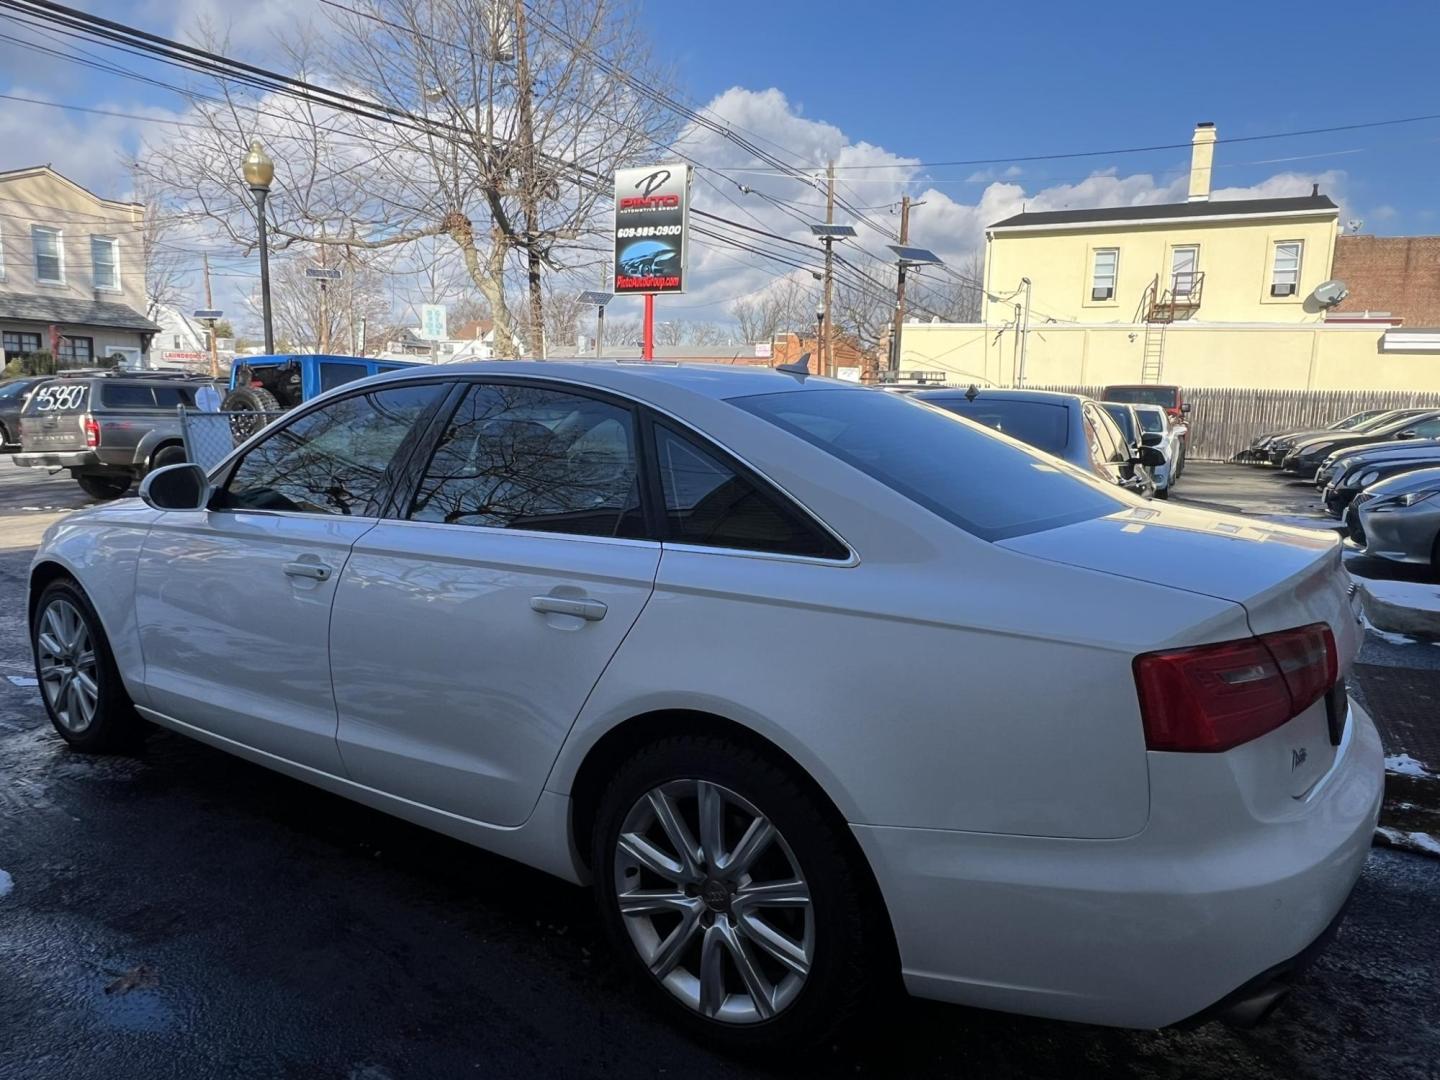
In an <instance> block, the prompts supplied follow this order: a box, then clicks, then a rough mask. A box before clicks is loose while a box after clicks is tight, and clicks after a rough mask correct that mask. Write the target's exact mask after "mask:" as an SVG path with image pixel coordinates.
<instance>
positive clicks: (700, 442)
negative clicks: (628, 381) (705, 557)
mask: <svg viewBox="0 0 1440 1080" xmlns="http://www.w3.org/2000/svg"><path fill="white" fill-rule="evenodd" d="M646 412H647V413H649V414H650V415H649V422H648V423H646V425H645V429H646V430H645V436H644V439H645V443H646V446H647V449H648V451H649V452H648V454H647V457H648V459H649V472H650V473H651V474H652V475H651V476H650V477H649V478H648V481H647V486H651V487H653V490H654V496H653V497H652V500H651V501H652V503H653V504H654V505H655V506H656V507H657V508H658V510H659V519H660V520H659V528H660V531H659V532H657V533H655V534H654V535H656V536H658V537H659V538H660V541H661V543H663V544H664V545H665V546H666V547H667V548H676V549H679V550H684V551H694V552H702V553H705V554H711V555H731V556H737V557H740V558H747V559H778V560H782V561H784V562H804V563H815V564H818V565H821V566H837V567H847V566H856V565H858V564H859V562H860V557H859V556H858V555H857V554H856V552H855V548H854V546H853V545H852V544H850V543H849V542H848V541H847V540H846V539H845V538H844V537H843V536H841V535H840V534H839V533H837V532H836V531H835V530H834V529H832V528H830V526H829V525H827V524H826V523H825V522H824V521H823V520H821V518H820V516H819V515H818V514H816V513H814V511H812V510H811V509H810V508H809V507H808V506H806V505H805V504H804V503H803V502H801V501H800V500H799V499H797V498H795V496H793V495H791V494H790V493H789V492H788V491H786V490H785V489H784V488H783V487H782V486H781V485H779V484H777V483H775V482H774V481H773V480H771V479H770V478H769V477H767V476H765V475H764V474H763V473H761V472H760V471H759V470H758V469H756V468H754V467H753V466H752V465H750V464H749V463H748V462H747V461H745V460H744V459H743V458H741V457H740V456H739V455H737V454H735V453H734V452H733V451H731V450H730V449H729V448H728V447H725V446H722V445H720V444H719V443H717V442H716V441H715V440H714V439H712V438H710V437H709V436H708V435H705V434H703V433H701V432H699V431H697V430H696V429H695V428H693V427H691V426H690V425H689V424H687V423H685V422H684V421H683V420H680V419H678V418H676V417H674V416H672V415H670V414H668V413H665V412H662V411H660V410H658V409H655V408H653V407H651V406H646ZM656 427H663V428H668V429H669V430H670V432H671V433H672V434H673V435H675V436H676V437H678V438H679V439H681V440H682V441H684V442H691V443H694V444H695V445H696V446H697V447H699V448H700V449H701V450H703V451H704V452H705V453H707V454H709V455H710V456H712V457H714V458H715V459H716V460H717V461H718V462H719V463H720V464H721V465H722V466H724V467H725V468H728V469H729V470H731V471H732V472H733V473H735V475H736V476H738V477H740V478H741V479H742V480H744V481H746V482H747V483H749V484H752V485H753V486H754V487H755V488H756V489H757V490H758V491H760V492H761V493H762V494H764V495H766V496H768V497H769V498H771V499H773V500H775V501H776V502H778V503H780V504H781V505H782V506H784V507H786V508H788V509H789V510H790V511H791V512H792V513H794V514H797V515H798V516H799V517H800V518H801V519H802V520H803V521H806V522H809V523H810V524H811V525H813V526H814V527H815V528H816V529H817V530H819V531H820V532H821V533H823V534H824V535H826V536H828V537H830V539H832V540H834V541H835V543H836V544H838V545H839V546H840V547H841V548H842V549H843V550H844V552H845V555H844V556H843V557H841V556H834V557H826V556H824V555H796V554H792V553H789V552H783V551H767V550H765V549H764V548H746V547H713V546H711V545H708V544H697V543H694V542H693V541H689V540H686V539H684V538H683V537H672V536H671V535H670V533H671V528H670V520H669V516H668V515H667V514H666V512H665V493H664V484H663V482H662V480H661V477H660V459H659V456H658V453H657V452H656V443H655V428H656ZM657 499H658V501H657Z"/></svg>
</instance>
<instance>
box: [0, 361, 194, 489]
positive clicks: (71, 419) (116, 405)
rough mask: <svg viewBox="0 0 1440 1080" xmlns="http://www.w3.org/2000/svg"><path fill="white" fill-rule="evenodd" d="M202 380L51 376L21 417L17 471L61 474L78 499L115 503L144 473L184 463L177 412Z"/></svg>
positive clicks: (115, 375)
mask: <svg viewBox="0 0 1440 1080" xmlns="http://www.w3.org/2000/svg"><path fill="white" fill-rule="evenodd" d="M209 385H213V382H212V380H210V379H209V378H202V377H197V376H184V375H170V374H165V375H159V374H155V375H143V374H138V373H135V372H116V373H112V374H103V375H100V374H87V375H81V376H73V377H72V376H65V375H61V376H57V377H56V378H53V379H51V380H49V381H47V382H45V383H44V384H42V385H41V386H40V387H39V388H38V389H36V390H35V391H34V392H33V393H32V394H31V395H30V398H29V400H28V401H27V402H26V403H25V409H24V411H23V412H22V413H21V416H20V443H21V449H20V453H18V454H15V455H13V456H12V457H11V459H10V460H12V461H13V462H14V463H15V464H16V465H23V466H26V467H29V468H43V469H51V470H59V469H68V470H69V472H70V475H71V476H72V477H74V478H75V480H76V481H77V482H78V483H79V484H80V487H81V488H82V489H83V490H84V491H85V494H87V495H89V496H91V497H92V498H96V499H118V498H119V497H120V496H121V495H124V494H125V492H126V491H128V490H129V489H130V485H131V484H132V483H134V482H135V480H136V479H138V478H139V477H142V476H144V475H145V474H146V473H147V472H149V471H150V470H151V469H158V468H162V467H163V466H166V465H173V464H175V463H176V462H181V461H184V460H185V446H184V442H183V440H182V437H181V430H180V417H179V415H178V413H177V411H176V410H177V407H178V406H181V405H190V406H193V405H194V404H195V392H196V390H198V389H199V388H200V387H202V386H209Z"/></svg>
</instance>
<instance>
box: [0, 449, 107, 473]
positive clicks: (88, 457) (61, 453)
mask: <svg viewBox="0 0 1440 1080" xmlns="http://www.w3.org/2000/svg"><path fill="white" fill-rule="evenodd" d="M10 460H11V461H13V462H14V463H15V464H16V465H25V466H29V467H31V468H48V469H76V468H84V467H85V466H98V465H100V464H101V462H100V455H99V454H97V453H96V452H95V451H94V450H51V451H42V450H36V451H31V452H29V453H22V454H14V455H12V456H11V458H10Z"/></svg>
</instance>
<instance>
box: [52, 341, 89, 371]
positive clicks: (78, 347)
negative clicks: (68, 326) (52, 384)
mask: <svg viewBox="0 0 1440 1080" xmlns="http://www.w3.org/2000/svg"><path fill="white" fill-rule="evenodd" d="M94 360H95V339H94V338H88V337H62V338H61V339H60V356H59V364H58V366H59V367H89V366H90V365H91V364H92V363H94Z"/></svg>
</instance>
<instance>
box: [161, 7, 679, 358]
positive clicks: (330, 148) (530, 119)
mask: <svg viewBox="0 0 1440 1080" xmlns="http://www.w3.org/2000/svg"><path fill="white" fill-rule="evenodd" d="M525 3H526V7H525V11H526V16H525V23H526V30H525V41H524V49H523V55H524V57H525V71H524V73H523V77H522V75H521V73H519V72H518V71H517V66H516V60H517V58H518V55H517V54H518V53H519V52H520V51H521V50H517V40H516V37H515V29H516V27H515V21H514V19H513V17H512V15H511V14H510V13H509V5H508V4H501V3H497V2H495V0H355V4H356V7H355V12H356V13H353V14H352V13H349V12H344V11H337V10H334V9H331V10H330V12H329V15H328V17H329V18H330V19H331V21H332V23H333V25H332V26H331V27H330V29H329V30H328V31H327V32H322V33H313V34H307V35H296V38H295V41H296V43H295V44H293V45H292V51H291V53H290V56H289V58H288V66H289V67H291V68H292V69H293V70H295V71H297V72H305V71H312V70H318V71H327V72H345V73H347V77H348V79H349V80H350V81H349V83H348V85H346V86H344V87H343V88H342V89H343V90H344V91H345V92H347V93H349V94H351V95H352V96H354V97H356V98H359V99H363V100H365V101H370V102H374V103H376V108H377V109H392V110H398V111H399V112H400V113H401V114H402V115H401V116H400V117H399V118H398V119H393V120H391V121H386V120H383V119H375V118H372V117H369V116H353V115H348V114H346V113H341V112H336V111H335V110H333V109H331V108H328V107H325V106H322V105H319V104H316V103H314V102H313V101H312V100H303V101H296V100H293V99H291V98H280V97H269V98H265V99H263V105H264V108H263V111H261V112H260V113H259V114H258V115H257V113H256V111H255V107H254V106H255V102H254V101H253V100H249V99H247V98H246V97H244V96H243V93H242V91H241V90H240V89H237V87H236V85H235V84H233V83H231V82H225V81H220V82H217V83H216V84H215V85H214V86H213V87H206V88H205V92H206V96H205V97H200V96H197V97H196V98H194V99H193V101H192V107H193V112H194V114H195V122H196V123H197V124H198V125H199V127H198V128H192V129H190V130H188V131H187V132H185V133H184V135H183V136H181V137H177V138H176V139H175V140H174V141H172V142H170V143H167V144H165V145H163V146H156V147H147V148H146V149H145V151H144V152H143V153H142V155H141V159H140V162H139V168H140V171H141V172H142V173H143V174H144V175H145V176H146V177H148V178H149V179H150V180H151V181H152V182H154V183H155V184H156V185H157V186H159V187H161V188H162V189H163V190H164V191H165V192H166V193H167V194H168V195H169V196H170V197H171V198H172V199H174V200H175V201H176V202H177V203H180V204H182V205H183V206H184V207H185V208H186V209H187V210H188V211H190V212H192V213H194V214H196V215H199V216H202V217H203V218H205V219H206V220H208V221H210V222H211V223H212V224H213V226H214V228H215V230H216V233H217V235H219V236H220V237H223V238H225V239H228V240H229V241H230V242H232V243H234V244H237V245H239V246H241V247H242V248H244V249H246V250H249V249H250V247H251V246H252V245H253V244H254V238H255V222H254V214H253V209H252V205H253V204H252V202H251V197H250V194H249V192H248V191H246V190H245V187H244V185H243V183H242V181H241V178H240V176H239V169H238V160H239V158H240V156H241V154H242V153H243V151H244V147H245V146H246V145H248V143H249V141H250V139H251V137H258V138H260V139H261V140H262V141H263V142H264V143H265V144H266V145H267V146H270V147H271V148H272V149H271V153H272V156H273V157H274V158H275V160H276V171H277V175H276V180H275V184H274V193H273V195H272V197H271V204H270V205H271V209H272V210H273V218H272V225H271V229H272V236H273V238H274V239H273V241H272V243H273V246H274V247H275V248H276V249H277V250H279V251H283V250H285V249H286V248H290V247H294V246H297V245H332V246H336V247H341V248H345V249H348V250H350V251H356V252H360V251H370V252H378V251H384V250H391V251H396V250H403V249H405V248H407V247H409V246H410V245H413V244H414V243H415V242H416V241H418V240H421V239H423V238H427V237H443V238H445V239H446V240H448V241H449V242H450V244H451V245H452V246H453V249H454V250H455V252H456V253H457V254H458V255H459V257H460V260H461V264H462V265H463V267H464V268H465V271H466V273H467V275H468V277H469V279H470V281H471V282H472V284H473V286H474V288H476V289H477V290H478V291H479V293H480V294H481V296H483V297H484V300H485V302H486V303H487V304H488V306H489V309H490V314H491V317H492V318H493V319H494V320H495V324H496V341H497V349H499V350H501V354H502V355H513V346H512V344H511V343H512V338H513V336H514V333H513V332H514V330H515V326H516V320H515V318H514V317H513V315H512V312H511V308H510V305H509V302H508V300H507V295H506V283H507V278H512V279H513V278H514V277H515V276H516V275H518V274H520V273H521V272H522V271H523V272H524V273H525V274H526V275H527V276H528V274H530V273H532V272H533V266H534V265H535V263H536V260H537V259H538V262H539V263H540V264H542V265H544V266H545V267H548V268H549V269H551V270H559V269H565V268H567V267H573V266H588V265H590V264H592V263H593V262H594V261H595V258H596V257H597V255H598V254H599V253H600V252H601V251H602V249H603V245H601V244H600V243H599V237H600V236H601V235H602V234H603V233H606V232H607V231H608V221H607V214H606V212H605V211H606V209H607V208H605V207H603V206H602V200H603V199H604V198H605V197H606V196H607V195H608V191H606V190H605V189H606V185H605V184H604V183H601V182H596V181H594V180H592V179H587V178H584V177H583V176H581V175H580V172H581V170H582V169H584V170H589V171H591V172H593V173H598V174H599V175H601V176H608V175H609V174H610V173H612V172H613V171H614V170H615V169H616V168H618V167H622V166H625V165H628V164H632V163H634V162H636V161H637V160H639V159H640V158H641V157H642V156H644V155H647V154H650V153H653V152H654V151H653V147H654V146H655V145H657V144H658V145H666V144H667V143H668V142H669V141H670V140H671V138H672V136H673V130H674V124H675V121H674V120H673V118H671V117H670V116H669V115H668V114H667V113H665V112H664V111H663V110H662V109H661V107H660V106H658V105H657V104H655V103H654V102H653V101H652V100H651V99H649V98H647V97H646V96H644V95H641V94H638V93H635V92H633V91H632V90H631V89H630V88H629V87H628V86H627V85H626V84H625V83H624V82H622V81H620V80H617V79H616V78H615V77H614V76H613V75H611V74H608V73H607V72H606V71H605V70H604V68H605V66H607V63H606V62H608V61H618V62H619V63H621V64H622V65H623V67H624V69H625V70H626V72H628V73H629V74H630V75H631V76H633V77H635V78H636V79H637V80H639V81H642V82H645V83H650V84H652V85H653V84H663V83H664V82H665V79H664V76H663V74H662V73H661V72H659V71H658V70H657V69H656V67H655V66H654V64H653V63H652V62H651V60H650V57H649V54H648V50H647V47H646V45H645V42H644V39H643V36H642V34H641V32H640V31H639V29H638V27H637V8H636V6H635V3H634V0H595V2H592V3H584V4H581V3H574V2H572V0H525ZM501 12H505V13H506V14H505V15H503V16H501V15H500V13H501ZM204 44H206V45H207V46H208V47H210V48H212V49H214V50H215V51H221V52H223V51H224V42H223V41H216V40H213V39H211V40H207V41H205V42H204ZM522 91H524V93H523V95H522ZM522 96H523V98H524V101H523V102H522V100H521V98H522ZM522 104H525V105H527V106H528V107H527V108H523V109H522V108H521V107H520V106H521V105H522ZM522 132H523V133H527V134H530V135H531V137H530V138H528V139H522V138H521V134H522ZM531 321H534V319H533V316H532V320H531Z"/></svg>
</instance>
